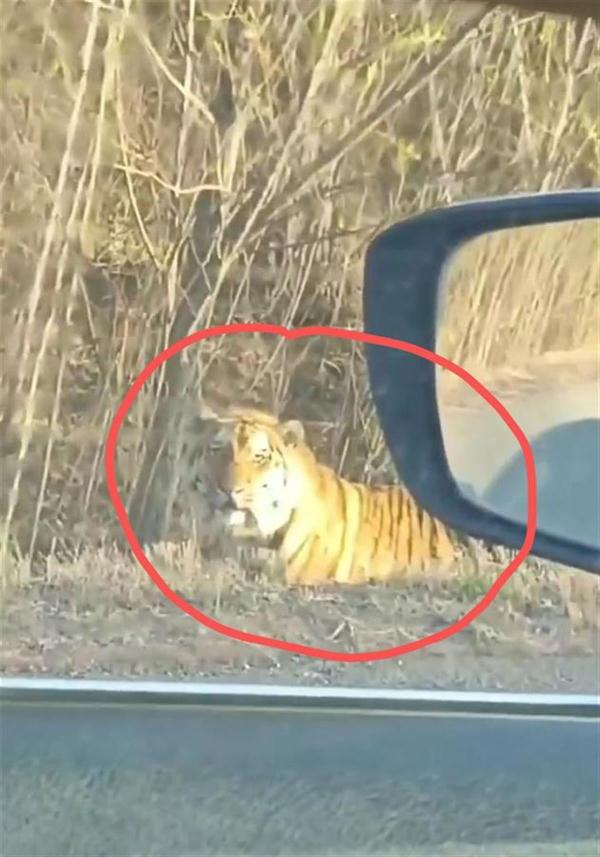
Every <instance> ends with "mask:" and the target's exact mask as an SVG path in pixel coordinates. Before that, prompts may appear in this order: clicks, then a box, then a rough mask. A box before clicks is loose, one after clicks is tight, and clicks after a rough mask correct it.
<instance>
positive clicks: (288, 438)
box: [281, 420, 304, 448]
mask: <svg viewBox="0 0 600 857" xmlns="http://www.w3.org/2000/svg"><path fill="white" fill-rule="evenodd" d="M281 435H282V437H283V442H284V443H285V445H286V446H290V447H292V448H293V447H295V446H298V444H300V443H304V426H303V425H302V423H301V422H300V420H288V421H287V422H285V423H284V424H283V425H282V427H281Z"/></svg>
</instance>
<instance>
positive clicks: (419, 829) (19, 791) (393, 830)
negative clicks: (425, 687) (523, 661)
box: [0, 701, 600, 857]
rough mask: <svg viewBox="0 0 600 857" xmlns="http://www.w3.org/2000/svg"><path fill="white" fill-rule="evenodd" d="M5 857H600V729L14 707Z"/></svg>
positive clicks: (458, 719)
mask: <svg viewBox="0 0 600 857" xmlns="http://www.w3.org/2000/svg"><path fill="white" fill-rule="evenodd" d="M0 722H1V750H2V778H1V780H2V802H3V807H4V812H3V820H2V826H3V831H2V839H1V842H2V855H3V857H4V855H5V857H21V855H23V857H25V855H27V857H59V855H60V857H88V855H89V856H90V857H91V855H94V856H95V855H119V857H126V855H144V857H152V855H177V857H180V855H181V856H182V855H187V856H188V857H191V855H242V854H243V855H255V854H256V855H258V854H264V855H317V854H318V855H334V854H335V855H375V854H377V855H392V854H393V855H398V857H401V855H416V854H423V855H424V854H427V855H428V857H435V855H438V854H439V855H442V854H443V855H457V857H458V855H461V857H468V855H472V854H477V855H488V857H510V855H512V854H519V855H520V856H521V855H532V857H533V855H535V857H554V855H563V857H567V855H568V857H578V855H590V857H592V855H593V857H597V855H598V853H599V844H598V836H599V833H600V801H599V799H600V728H599V722H598V721H597V720H587V721H585V720H574V719H566V718H562V719H561V718H554V719H552V718H540V719H532V718H526V717H498V716H484V715H477V716H465V715H454V714H452V715H448V714H445V715H433V714H397V713H390V712H387V713H382V712H379V713H368V712H362V713H348V712H344V711H338V712H332V713H327V712H324V711H310V712H309V711H298V710H297V711H294V710H279V711H272V712H269V711H265V710H253V709H252V708H248V709H246V710H239V709H238V710H234V709H231V708H228V707H213V708H202V707H198V706H196V705H189V704H188V705H168V706H159V705H153V704H146V703H142V704H140V703H138V704H136V705H135V706H131V705H129V706H128V705H121V706H119V705H113V704H98V703H88V704H82V705H77V706H73V705H70V704H65V703H61V702H57V703H54V704H50V705H48V704H31V703H23V702H18V701H12V702H10V701H9V702H3V703H2V709H1V721H0Z"/></svg>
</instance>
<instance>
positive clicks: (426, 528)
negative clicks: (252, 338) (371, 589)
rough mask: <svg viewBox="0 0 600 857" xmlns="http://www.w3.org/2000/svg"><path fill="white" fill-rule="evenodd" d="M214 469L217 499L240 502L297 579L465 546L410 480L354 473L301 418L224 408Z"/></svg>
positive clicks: (346, 576)
mask: <svg viewBox="0 0 600 857" xmlns="http://www.w3.org/2000/svg"><path fill="white" fill-rule="evenodd" d="M216 419H217V423H218V428H217V430H216V433H215V435H214V438H215V441H216V444H217V446H219V449H217V450H215V449H214V445H215V443H214V442H213V454H212V455H211V456H210V461H209V463H208V464H209V466H208V469H207V474H206V475H207V478H208V480H209V482H210V483H211V486H212V491H213V497H214V498H216V497H218V498H219V502H218V503H216V504H214V508H218V507H220V508H221V509H223V507H224V505H225V504H226V503H227V504H228V505H229V509H230V512H229V514H230V515H231V522H232V532H233V533H234V534H235V527H236V526H237V525H239V522H240V512H242V513H245V514H246V515H247V517H248V518H249V519H251V520H252V522H253V524H254V525H255V526H256V528H257V530H258V531H259V533H260V537H261V539H262V540H263V541H264V542H265V543H267V544H270V545H271V546H273V547H274V548H275V549H276V550H277V551H278V552H279V554H280V556H281V558H282V559H283V562H284V565H285V568H286V578H287V582H288V583H289V584H290V585H294V584H298V585H315V584H321V583H325V582H327V581H335V582H337V583H345V584H358V583H365V582H368V581H388V580H392V579H397V578H402V577H406V576H408V574H409V573H411V572H412V571H415V570H428V569H429V568H431V567H432V566H434V565H438V566H439V565H442V566H444V567H447V566H448V565H450V564H451V563H452V562H453V561H454V559H455V556H456V550H455V546H454V544H453V536H452V535H451V534H450V532H449V531H448V530H447V529H446V527H445V526H444V525H443V524H441V523H440V522H439V521H437V520H435V519H434V518H432V517H431V516H430V515H428V514H427V512H425V511H424V510H423V509H421V508H420V507H419V506H418V505H417V503H416V502H415V500H414V499H413V498H412V497H411V495H410V494H409V493H408V492H407V491H406V489H404V488H403V487H401V486H385V487H369V486H367V485H362V484H359V483H354V482H349V481H348V480H346V479H343V478H342V477H340V476H338V475H337V474H336V473H335V472H334V471H333V470H332V469H331V468H329V467H327V466H325V465H324V464H321V463H320V462H319V461H318V460H317V458H316V456H315V454H314V453H313V451H312V450H311V449H310V447H309V446H308V444H307V443H306V442H305V440H304V430H303V427H302V424H301V423H299V422H297V421H295V420H292V421H289V422H284V423H281V422H279V421H278V420H277V419H276V417H274V416H273V415H271V414H267V413H263V412H261V411H256V410H249V409H235V410H234V409H232V410H230V411H229V412H228V413H227V415H226V416H222V417H218V418H216Z"/></svg>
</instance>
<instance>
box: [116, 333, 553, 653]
mask: <svg viewBox="0 0 600 857" xmlns="http://www.w3.org/2000/svg"><path fill="white" fill-rule="evenodd" d="M230 333H273V334H276V335H277V336H282V337H283V338H284V339H301V338H303V337H306V336H328V337H331V338H337V339H349V340H351V341H354V342H366V343H368V344H370V345H384V346H387V347H388V348H396V349H398V350H399V351H407V352H409V353H410V354H415V355H417V356H418V357H423V359H424V360H430V361H431V362H432V363H437V364H438V366H443V367H444V368H445V369H448V371H450V372H453V373H454V374H455V375H458V377H459V378H462V380H463V381H465V382H466V383H467V384H468V385H469V386H470V387H471V388H472V389H473V390H475V392H476V393H478V394H479V395H480V396H481V398H482V399H485V401H486V402H487V403H488V404H489V405H491V407H492V408H493V409H494V410H495V411H496V413H497V414H498V415H499V416H500V417H501V418H502V419H503V420H504V422H505V423H506V425H507V426H508V428H509V429H510V430H511V432H512V433H513V435H514V436H515V437H516V439H517V441H518V443H519V446H520V447H521V450H522V452H523V458H524V460H525V472H526V474H527V487H528V492H527V529H526V532H525V539H524V540H523V544H522V545H521V547H520V549H519V551H518V553H517V555H516V556H515V557H514V559H512V560H511V562H510V563H509V564H508V565H507V566H506V568H505V569H504V571H502V573H501V574H500V575H499V576H498V578H497V579H496V580H495V581H494V583H493V584H492V585H491V586H490V588H489V590H488V591H487V592H486V594H485V595H484V596H483V598H482V599H481V600H480V601H478V602H477V604H475V606H474V607H472V608H471V609H470V610H469V611H468V613H465V615H464V616H463V617H462V618H461V619H459V620H458V621H457V622H454V623H453V624H452V625H448V627H446V628H443V629H442V630H441V631H436V632H435V634H430V635H429V636H427V637H421V638H420V639H419V640H413V641H412V642H410V643H403V644H402V645H401V646H393V647H392V648H389V649H377V650H375V651H372V652H338V651H335V650H332V649H319V648H316V647H314V646H303V645H301V644H299V643H290V642H288V641H287V640H278V639H276V638H274V637H263V636H261V635H260V634H251V633H249V632H248V631H240V630H239V629H238V628H231V627H230V626H229V625H223V624H222V623H221V622H217V621H216V619H212V618H211V617H210V616H207V615H206V614H204V613H202V612H201V611H200V610H198V609H197V608H196V607H193V606H192V605H191V604H188V602H187V601H186V600H185V598H182V597H181V596H180V595H177V593H176V592H173V590H172V589H171V588H170V587H169V586H168V584H167V583H166V582H165V580H164V579H163V578H162V577H161V575H160V574H159V572H158V571H157V570H156V569H155V568H154V566H153V565H152V563H151V562H150V560H149V559H148V557H147V556H146V554H145V553H144V551H143V549H142V547H141V545H140V543H139V541H138V539H137V536H136V534H135V532H134V529H133V527H132V525H131V521H130V520H129V517H128V515H127V512H126V510H125V506H124V504H123V501H122V499H121V496H120V494H119V489H118V487H117V479H116V474H115V453H116V447H117V441H118V439H119V432H120V430H121V426H122V424H123V421H124V419H125V417H126V416H127V413H128V411H129V409H130V408H131V406H132V404H133V402H134V401H135V397H136V396H137V395H138V393H139V392H140V390H141V389H142V387H143V386H144V384H145V383H146V381H147V380H148V379H149V378H150V376H151V375H152V374H153V372H155V371H156V370H157V369H158V368H159V367H160V366H162V364H163V363H166V361H167V360H170V359H171V357H174V356H175V355H176V354H179V352H180V351H183V350H184V349H185V348H188V347H189V346H190V345H194V344H195V343H196V342H200V341H201V340H203V339H208V338H209V337H211V336H223V335H225V334H230ZM105 452H106V455H105V470H106V481H107V485H108V493H109V496H110V499H111V501H112V504H113V506H114V507H115V511H116V513H117V518H118V519H119V523H120V525H121V527H122V529H123V532H124V533H125V537H126V538H127V541H128V542H129V545H130V547H131V550H132V552H133V554H134V556H135V558H136V559H137V561H138V562H139V564H140V565H141V566H142V568H143V569H144V571H145V572H146V573H147V574H148V576H149V577H150V578H151V579H152V580H153V581H154V583H155V584H156V586H157V587H158V588H159V589H160V591H161V592H162V593H163V595H165V596H166V597H167V598H168V599H169V601H172V602H173V604H175V605H176V606H177V607H179V609H180V610H183V612H184V613H187V614H188V615H189V616H191V617H192V618H193V619H195V620H196V621H197V622H200V623H201V624H202V625H205V626H206V627H207V628H210V629H211V630H213V631H216V632H217V633H218V634H224V635H225V636H227V637H231V638H233V639H234V640H241V641H242V642H244V643H254V644H258V645H260V646H270V647H271V648H274V649H283V650H284V651H286V652H294V653H296V654H300V655H306V656H308V657H311V658H323V659H325V660H331V661H343V662H347V663H352V662H357V661H377V660H384V659H386V658H393V657H399V656H400V655H406V654H408V652H416V651H417V650H418V649H424V648H426V647H427V646H432V645H433V644H434V643H440V642H441V641H442V640H447V639H448V637H452V636H454V634H457V633H458V632H459V631H462V630H463V629H464V628H467V627H468V626H469V625H470V624H471V622H472V621H473V620H474V619H476V618H477V617H478V616H480V615H481V614H482V613H483V611H484V610H486V609H487V608H488V607H489V606H490V604H491V603H492V601H493V600H494V598H496V596H497V595H498V593H499V592H500V590H501V589H502V588H503V587H504V586H505V585H506V583H507V582H508V580H509V579H510V577H512V575H513V574H514V573H515V571H516V570H517V569H518V567H519V566H520V565H521V563H522V562H523V560H524V559H525V557H526V556H527V555H528V553H529V552H530V550H531V548H532V545H533V540H534V537H535V530H536V511H537V501H536V480H535V463H534V458H533V452H532V450H531V447H530V445H529V441H528V440H527V437H526V435H525V433H524V432H523V430H522V429H521V427H520V426H519V425H518V423H517V422H516V420H515V419H514V418H513V417H512V416H511V415H510V413H509V412H508V411H507V410H506V408H505V407H504V405H502V404H501V403H500V402H499V401H498V400H497V399H496V397H495V396H494V395H493V394H492V393H491V392H490V391H489V390H488V389H487V388H486V387H485V386H484V385H483V384H482V383H481V382H480V381H478V380H477V379H476V378H474V377H473V376H472V375H470V374H469V372H467V371H466V369H463V368H462V366H458V365H457V364H456V363H452V361H451V360H448V359H447V358H446V357H442V356H441V355H440V354H436V353H435V352H433V351H429V350H427V349H426V348H421V347H420V346H418V345H414V344H412V343H410V342H402V341H401V340H398V339H391V338H388V337H385V336H375V335H374V334H370V333H361V332H359V331H353V330H343V329H340V328H336V327H301V328H297V329H295V330H288V329H287V328H285V327H279V326H278V325H275V324H261V323H260V322H252V323H249V324H225V325H220V326H218V327H208V328H206V329H204V330H197V331H196V332H195V333H190V334H189V335H188V336H185V337H183V339H180V340H179V341H178V342H175V343H173V345H170V346H169V347H168V348H165V350H164V351H161V353H160V354H157V355H156V357H154V358H153V359H152V360H151V361H150V363H148V365H147V366H146V367H145V368H144V369H143V370H142V371H141V372H140V374H139V375H138V376H137V378H136V379H135V381H134V382H133V384H132V385H131V387H130V388H129V390H128V391H127V393H126V395H125V397H124V399H123V401H122V402H121V404H120V405H119V407H118V409H117V412H116V414H115V416H114V418H113V420H112V422H111V425H110V428H109V430H108V435H107V439H106V449H105Z"/></svg>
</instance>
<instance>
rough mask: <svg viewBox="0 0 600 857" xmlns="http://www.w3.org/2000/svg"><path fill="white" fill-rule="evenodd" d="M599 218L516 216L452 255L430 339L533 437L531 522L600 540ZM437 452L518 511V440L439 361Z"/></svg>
mask: <svg viewBox="0 0 600 857" xmlns="http://www.w3.org/2000/svg"><path fill="white" fill-rule="evenodd" d="M599 291H600V219H592V220H577V221H569V222H566V223H556V224H543V225H537V226H527V227H517V228H512V229H506V230H501V231H497V232H492V233H488V234H486V235H484V236H481V237H479V238H477V239H475V240H473V241H470V242H468V243H466V244H464V245H463V246H462V247H461V248H460V249H459V250H458V251H457V252H456V254H455V255H454V256H453V258H452V259H451V261H450V263H449V265H448V268H447V271H446V278H445V287H444V289H443V293H442V299H441V304H440V309H439V316H438V331H437V344H436V350H437V352H438V353H439V354H442V355H444V356H447V357H449V358H450V359H451V360H453V361H455V362H456V363H459V364H460V365H462V366H464V368H466V369H467V370H468V371H469V372H471V374H472V375H474V376H475V377H476V378H478V380H480V381H481V382H483V383H484V384H485V385H486V386H487V388H488V389H489V390H491V392H492V393H493V394H494V395H495V396H496V398H497V399H499V401H500V402H501V403H502V404H503V405H504V406H505V407H506V408H507V409H508V411H509V412H510V413H511V414H512V416H513V417H514V418H515V419H516V421H517V422H518V424H519V425H520V426H521V428H522V429H523V431H524V432H525V434H526V435H527V437H528V439H529V442H530V444H531V446H532V449H533V453H534V457H535V465H536V477H537V490H538V524H537V527H538V532H544V533H546V534H548V535H555V536H558V537H561V538H569V539H572V540H575V541H577V542H579V543H581V544H585V545H589V546H592V547H600V454H599V453H600V395H599V389H600V387H599V380H600V379H599V374H600V371H599V368H600V347H599V337H600V298H599ZM436 382H437V396H438V406H439V412H440V419H441V424H442V433H443V438H444V444H445V449H446V456H447V459H448V463H449V466H450V469H451V471H452V474H453V476H454V478H455V480H456V482H457V483H458V484H459V486H460V488H461V490H462V491H463V494H464V495H465V496H467V497H469V498H470V499H472V500H475V501H476V502H477V503H478V504H479V505H480V506H484V507H486V508H488V509H490V510H492V511H494V512H496V513H499V514H501V515H502V516H503V517H505V518H509V519H511V520H516V521H519V522H525V521H526V520H527V482H526V475H525V466H524V460H523V455H522V452H521V449H520V447H519V445H518V442H517V440H516V438H515V437H514V435H513V434H512V433H511V431H510V430H509V428H508V427H507V426H506V425H505V423H504V422H503V420H502V419H501V418H500V416H499V415H498V414H496V412H495V411H494V410H493V409H492V408H491V407H490V406H489V405H488V404H487V403H486V402H485V401H484V399H482V398H481V397H480V396H479V395H478V394H477V393H476V392H475V391H474V390H472V389H471V388H470V387H469V386H468V385H467V384H465V382H463V381H462V380H461V379H460V378H458V377H457V376H456V375H454V374H452V373H451V372H448V371H446V370H444V369H441V368H440V367H438V368H437V379H436Z"/></svg>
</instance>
